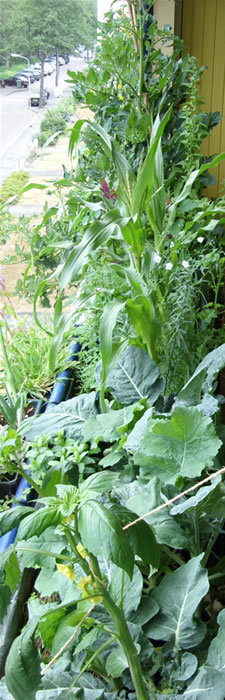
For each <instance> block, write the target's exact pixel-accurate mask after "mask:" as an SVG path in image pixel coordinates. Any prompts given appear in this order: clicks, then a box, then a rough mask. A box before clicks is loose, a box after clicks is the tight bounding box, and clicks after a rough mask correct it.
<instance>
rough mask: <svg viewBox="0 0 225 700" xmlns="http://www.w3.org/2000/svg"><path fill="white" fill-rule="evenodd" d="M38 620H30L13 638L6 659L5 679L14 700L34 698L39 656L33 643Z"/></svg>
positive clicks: (38, 671) (37, 684)
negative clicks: (17, 635)
mask: <svg viewBox="0 0 225 700" xmlns="http://www.w3.org/2000/svg"><path fill="white" fill-rule="evenodd" d="M37 623H38V620H37V619H35V618H34V619H33V620H30V621H29V622H28V623H27V625H26V627H24V629H23V631H22V633H21V635H20V636H19V637H17V638H16V639H15V641H14V642H13V644H12V647H11V649H10V652H9V654H8V657H7V661H6V668H5V680H6V685H7V688H8V690H9V691H10V693H12V695H13V698H15V700H24V697H26V698H27V700H35V694H36V690H37V689H38V686H39V682H40V678H41V676H40V657H39V654H38V651H37V648H36V646H35V644H34V633H35V630H36V627H37Z"/></svg>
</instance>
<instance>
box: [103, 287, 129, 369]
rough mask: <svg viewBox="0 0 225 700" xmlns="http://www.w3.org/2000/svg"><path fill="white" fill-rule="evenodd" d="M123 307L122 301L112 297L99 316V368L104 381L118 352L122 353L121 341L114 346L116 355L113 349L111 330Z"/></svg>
mask: <svg viewBox="0 0 225 700" xmlns="http://www.w3.org/2000/svg"><path fill="white" fill-rule="evenodd" d="M123 307H124V302H121V301H119V300H118V299H114V300H113V301H111V302H110V303H109V304H107V305H106V306H105V308H104V311H103V314H102V316H101V321H100V327H99V334H100V350H101V358H102V369H101V381H102V382H103V383H105V381H106V377H107V374H108V372H109V369H110V366H111V363H112V361H113V363H114V362H115V361H116V360H115V357H116V358H117V356H118V352H119V354H122V348H121V343H120V344H119V347H118V348H117V347H116V356H115V352H114V351H113V350H114V348H113V340H112V336H113V331H114V328H115V325H116V322H117V318H118V315H119V313H120V311H122V309H123Z"/></svg>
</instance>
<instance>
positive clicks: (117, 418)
mask: <svg viewBox="0 0 225 700" xmlns="http://www.w3.org/2000/svg"><path fill="white" fill-rule="evenodd" d="M41 4H42V3H41ZM150 5H151V3H150V4H149V7H150ZM66 7H67V6H66ZM132 7H133V21H132V32H131V25H130V20H129V19H128V17H126V15H124V14H123V13H122V11H119V13H118V16H117V19H116V24H114V25H113V24H112V15H111V13H109V15H108V21H107V23H106V25H105V26H103V29H102V31H103V34H104V42H103V45H102V49H100V53H99V54H98V52H99V49H98V48H97V63H98V61H100V64H99V63H98V67H99V70H98V72H97V71H93V68H91V69H90V72H89V78H88V80H90V81H92V82H90V84H89V87H88V85H87V84H86V87H85V90H86V89H87V90H88V91H86V92H85V91H84V90H83V91H84V92H85V95H86V101H87V103H88V102H89V104H90V105H91V104H94V105H95V109H96V112H97V110H98V108H99V115H100V124H95V123H92V122H89V123H88V125H85V122H84V120H79V121H78V122H77V123H76V124H75V126H74V128H73V130H72V131H71V139H70V153H71V155H72V153H73V149H74V146H76V145H77V144H78V140H79V138H80V134H81V131H82V138H83V139H84V141H83V143H81V144H80V146H79V148H80V154H81V156H80V162H79V168H78V171H79V169H80V172H78V175H77V174H76V175H75V174H72V173H68V172H67V171H65V172H64V178H63V179H62V180H61V181H58V182H57V183H56V185H55V188H56V191H57V193H58V195H59V200H60V210H59V209H57V207H54V208H52V209H51V210H46V211H45V212H44V216H43V220H42V222H41V224H40V225H38V226H37V227H36V228H35V231H34V232H33V234H32V238H31V243H30V245H31V251H32V262H35V264H36V265H37V269H38V266H40V269H42V273H43V268H41V265H43V267H44V263H43V260H45V264H46V269H47V268H48V269H49V268H50V269H51V272H52V271H53V270H55V267H56V265H57V266H58V267H57V269H56V271H54V272H53V275H52V274H51V279H49V282H48V284H49V287H47V288H46V289H47V291H46V294H47V293H48V290H49V289H50V288H52V287H51V285H53V286H54V288H56V287H57V285H58V286H59V290H60V295H59V298H58V300H57V302H56V304H55V310H54V319H53V329H50V328H49V327H47V326H46V328H45V332H46V334H47V335H48V342H49V338H50V337H51V340H52V342H51V348H50V354H49V364H50V366H51V368H53V367H54V365H55V363H56V358H57V350H58V347H60V344H61V341H62V338H63V337H64V335H65V334H66V333H67V331H68V326H69V323H70V322H71V318H72V315H73V312H74V318H75V319H77V320H78V319H79V318H80V314H81V313H83V312H84V313H85V325H84V329H82V328H81V329H79V328H78V336H79V340H80V341H81V343H82V345H83V349H82V353H83V354H82V359H81V360H80V365H81V364H82V362H85V363H87V362H89V363H90V370H89V368H87V369H86V368H85V370H84V373H83V374H82V373H81V374H80V377H81V378H80V379H79V380H78V382H79V383H80V384H82V382H83V385H85V383H86V386H87V389H88V390H89V389H90V388H91V389H92V391H91V393H84V392H83V393H82V394H81V395H80V396H78V397H75V398H72V399H69V400H67V401H65V402H62V403H61V404H60V405H59V406H55V407H51V408H50V409H49V410H48V411H47V412H46V413H45V414H44V415H41V416H39V417H34V418H32V419H31V420H30V419H28V420H26V421H25V422H24V423H23V424H22V425H20V427H19V429H18V430H16V429H15V428H10V427H8V426H6V427H5V428H4V429H3V430H2V432H1V436H0V437H1V446H0V447H1V462H2V464H3V470H4V469H5V468H6V467H8V470H9V471H10V473H11V472H15V469H18V471H19V472H20V473H22V471H21V470H23V465H22V462H23V458H24V455H25V454H26V456H28V457H29V469H30V473H29V477H28V478H29V480H30V483H31V485H32V486H33V487H34V488H36V490H37V492H38V493H39V494H40V499H39V502H38V508H35V509H31V508H28V509H26V508H23V507H22V508H18V507H17V506H16V507H15V508H14V509H12V510H9V509H8V508H7V509H4V510H2V512H1V517H0V531H1V532H8V531H9V530H10V529H11V527H12V526H13V525H17V524H18V526H19V527H18V532H17V537H16V540H15V544H14V545H12V546H11V547H10V548H9V549H8V551H7V552H5V553H3V554H2V555H1V557H0V565H1V569H0V586H1V614H2V616H4V614H5V613H6V611H7V607H8V603H9V600H10V594H11V591H13V590H14V588H15V586H16V585H17V583H18V582H19V580H20V571H21V572H22V571H23V569H24V568H25V567H26V568H27V567H28V568H29V567H36V568H38V569H40V571H39V574H38V576H37V579H36V581H35V591H34V592H33V594H32V596H31V598H30V600H29V602H28V625H27V627H25V629H24V630H23V631H22V633H21V635H20V636H19V637H18V638H17V639H16V640H15V642H14V644H13V646H12V648H11V651H10V654H9V656H8V660H7V664H6V678H5V681H6V686H7V688H8V690H9V692H12V693H13V697H15V700H21V697H22V695H24V694H25V693H26V694H27V696H28V698H29V697H30V698H31V700H32V698H34V697H35V698H37V700H45V698H49V700H51V698H52V699H53V698H54V697H55V696H56V694H57V696H58V697H62V698H63V697H68V698H70V697H71V698H72V697H82V698H84V700H91V699H92V698H93V699H95V698H96V700H97V698H104V697H105V698H107V700H108V699H109V700H124V698H125V697H128V696H129V697H131V696H132V697H133V696H134V697H135V698H137V700H149V699H150V698H152V699H154V700H158V698H160V697H167V698H169V697H173V698H176V700H177V699H178V698H180V697H182V698H185V697H187V698H188V697H191V698H192V697H193V699H194V698H196V700H200V698H201V697H202V696H203V694H205V695H207V698H208V697H209V698H210V699H211V698H212V700H223V698H224V681H225V671H224V614H223V610H222V611H221V612H220V613H219V615H218V619H217V620H216V614H217V611H218V609H220V607H221V605H222V606H223V603H224V601H223V594H222V593H221V584H220V582H221V581H223V578H224V557H223V556H222V557H221V546H220V542H221V540H222V537H223V532H224V522H225V520H224V498H225V488H224V476H222V474H223V471H222V472H221V471H219V472H218V473H217V470H220V467H221V465H223V464H224V429H223V427H222V426H221V425H220V415H219V411H220V403H221V397H220V396H219V395H217V394H216V395H215V390H216V386H217V384H216V382H217V379H218V373H219V371H220V370H221V369H222V368H223V367H224V366H225V350H224V348H225V345H224V344H222V345H221V344H220V345H219V347H215V337H216V335H215V332H216V330H215V329H216V317H217V316H218V313H220V312H222V298H221V296H220V295H221V286H222V280H223V267H224V251H223V248H224V223H225V217H224V201H223V199H221V200H219V201H215V202H213V203H212V202H209V201H208V200H206V199H204V198H202V199H201V200H199V199H198V198H197V194H196V193H197V191H198V187H199V181H200V178H201V177H205V174H206V171H207V164H203V165H201V158H200V155H199V149H200V143H201V141H202V138H203V136H204V135H205V134H206V133H207V129H208V128H209V127H210V119H209V120H208V121H207V126H205V125H203V120H202V114H201V113H200V112H199V103H198V98H197V92H196V85H197V80H198V78H199V72H198V71H197V69H196V65H195V61H194V60H192V59H190V58H189V57H188V56H187V55H186V54H185V53H183V54H182V57H181V58H180V53H179V52H180V50H181V45H180V44H179V43H178V44H176V47H175V55H173V57H172V59H170V58H169V57H168V56H164V55H163V54H162V52H161V49H159V48H158V46H157V42H158V40H159V38H160V39H161V41H164V39H168V36H166V35H165V34H164V33H158V32H157V31H156V26H155V24H154V22H151V23H150V24H149V25H148V39H149V38H150V39H151V42H150V41H146V42H145V44H146V46H145V49H146V52H144V51H143V49H144V37H143V35H142V31H143V16H141V14H139V6H138V4H137V3H134V4H133V5H132ZM135 13H137V16H136V14H135ZM106 32H108V37H110V44H109V41H108V38H107V35H106ZM110 32H111V33H110ZM118 32H119V41H118V42H117V43H116V42H115V43H112V39H113V38H116V37H117V34H118ZM122 35H124V36H122ZM170 38H171V37H170ZM133 39H134V40H135V41H136V39H138V41H137V42H136V49H135V51H133V49H132V50H131V47H132V41H133ZM107 42H108V44H107ZM109 46H110V51H109ZM176 51H177V54H176ZM178 53H179V55H178ZM153 54H154V55H153ZM98 56H99V58H98ZM103 56H104V61H103ZM150 57H151V60H152V62H151V70H150V65H149V61H150ZM110 62H113V64H112V63H111V64H110ZM109 64H110V65H113V71H111V72H109V70H108V68H107V67H108V66H109ZM107 70H108V72H107ZM118 70H120V71H121V72H120V75H118ZM103 74H104V75H103ZM188 76H189V80H188ZM71 77H72V80H74V76H71ZM119 80H121V87H119V84H117V81H119ZM80 83H82V79H80ZM91 84H93V85H94V86H95V87H92V88H90V85H91ZM103 87H104V91H103ZM125 87H126V90H125ZM82 89H83V88H82V84H81V85H80V92H82ZM92 90H94V92H92ZM118 90H120V92H119V94H116V92H117V93H118ZM126 91H127V101H125V99H124V100H123V99H121V98H123V97H124V96H125V94H126ZM103 92H104V94H103ZM144 92H145V94H146V95H147V99H148V100H150V98H151V106H152V114H151V115H150V116H149V114H148V113H147V111H146V104H145V103H144V99H143V94H144ZM88 93H89V94H88ZM187 95H188V101H187V102H186V104H185V103H184V102H185V98H186V97H187ZM173 98H174V104H173V105H172V107H171V108H170V109H169V110H168V103H170V104H171V103H172V102H173ZM125 102H126V104H125V105H124V106H123V107H122V109H121V111H120V112H119V107H118V105H119V103H121V104H123V103H125ZM103 103H104V110H105V111H103ZM128 112H130V113H129V114H128ZM118 114H121V118H120V119H119V117H118ZM84 125H85V130H84V128H83V127H84ZM112 125H113V127H114V128H115V136H116V138H115V140H113V139H112V138H111V136H110V133H109V131H110V130H111V128H112ZM193 127H194V128H193ZM149 128H150V129H151V135H150V133H149ZM185 130H186V139H185V138H184V134H185ZM118 144H120V147H119V146H118ZM131 144H132V145H131ZM140 145H141V147H140ZM141 150H143V154H142V156H141V157H140V151H141ZM125 153H126V155H125ZM223 157H224V154H223V155H221V156H218V157H216V158H214V160H213V163H212V165H213V167H215V166H216V165H217V164H218V163H219V162H220V160H221V159H222V158H223ZM90 159H93V162H92V163H91V162H90ZM171 160H172V161H173V164H172V169H171V168H170V176H169V180H168V169H169V167H170V166H168V163H170V161H171ZM131 163H132V167H131ZM87 166H88V178H87V180H86V174H87ZM164 166H165V169H166V178H167V179H166V178H165V176H164ZM106 172H109V173H110V175H109V178H108V181H106V180H105V179H103V177H102V176H104V178H105V173H106ZM76 178H77V179H76ZM63 188H66V189H64V192H66V195H65V197H64V196H63ZM43 226H46V231H47V235H48V239H47V241H46V238H47V237H45V236H42V235H41V233H40V231H41V228H42V227H43ZM27 238H28V240H29V231H28V232H27ZM202 244H204V245H202ZM41 260H42V262H41ZM29 272H30V263H29V260H28V266H27V270H26V273H25V285H26V282H27V280H28V279H29ZM45 276H46V275H45V274H42V276H41V279H40V283H39V286H38V288H37V290H36V291H35V303H36V301H37V299H38V298H39V297H40V296H43V293H44V289H45ZM78 282H81V288H80V290H79V292H80V293H79V295H78V296H77V284H78ZM29 283H30V285H31V286H32V283H31V280H30V282H29ZM34 283H35V280H34ZM35 284H36V283H35ZM67 285H69V286H73V285H74V286H75V299H74V308H73V311H72V313H71V315H70V314H68V316H64V315H63V306H62V302H63V295H64V294H65V295H66V294H67V289H65V287H66V286H67ZM70 302H71V300H70ZM35 313H36V311H35ZM37 322H38V324H39V327H40V321H39V319H38V318H37ZM98 336H99V337H100V353H101V363H99V364H98V367H97V375H96V380H94V377H93V365H94V361H95V358H96V355H98V350H97V344H96V338H97V337H98ZM221 339H223V331H221V334H218V333H217V337H216V343H217V344H219V343H220V342H221ZM208 350H209V352H208V354H206V351H208ZM8 364H9V363H8ZM8 371H9V368H8ZM80 372H81V370H80V367H79V366H78V377H79V373H80ZM95 384H96V385H97V388H99V387H100V395H99V393H98V391H96V390H95V389H96V386H95ZM171 389H173V393H172V394H169V395H167V392H168V391H169V392H170V391H171ZM23 435H25V436H26V438H27V439H28V440H29V443H27V442H25V441H23V437H22V436H23ZM215 472H216V475H215ZM215 476H216V478H214V477H215ZM199 478H201V480H202V479H206V482H204V483H203V484H202V481H201V482H200V484H199ZM36 637H37V639H38V645H37V644H35V643H34V639H35V638H36ZM37 646H38V649H39V651H37ZM55 654H57V657H56V658H54V657H55ZM53 659H54V664H53V665H52V666H50V667H48V668H46V660H47V661H48V660H53ZM31 666H32V668H31ZM40 668H41V669H42V675H41V676H40ZM6 686H5V684H4V682H3V683H2V684H1V691H2V693H3V697H4V693H5V697H6V698H7V697H8V690H7V689H6Z"/></svg>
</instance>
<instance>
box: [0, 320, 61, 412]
mask: <svg viewBox="0 0 225 700" xmlns="http://www.w3.org/2000/svg"><path fill="white" fill-rule="evenodd" d="M51 323H52V321H51V319H48V324H49V329H50V328H51ZM73 337H74V332H73V329H72V328H71V329H70V330H69V331H68V332H67V333H66V335H65V338H64V342H63V345H62V346H61V350H60V352H59V354H58V358H57V360H56V366H55V371H54V372H53V373H52V371H51V370H50V367H49V340H48V336H47V335H46V334H45V333H43V331H41V330H40V329H39V328H38V327H37V326H36V325H35V324H29V325H27V324H26V319H25V320H24V321H22V322H21V321H18V322H17V323H16V325H15V326H14V328H13V329H12V331H11V334H10V336H8V342H6V349H7V355H8V361H9V365H10V368H11V372H12V373H13V377H14V383H15V390H16V392H19V391H20V392H25V394H26V395H28V394H29V395H30V397H32V396H36V397H38V398H43V397H44V396H46V394H47V392H49V390H50V389H51V387H52V386H53V384H54V382H55V379H56V376H57V374H58V372H59V371H62V370H64V369H66V368H67V367H68V346H69V342H70V341H71V340H72V339H73ZM1 355H2V353H1ZM1 366H2V370H1V381H0V383H1V384H2V388H3V393H4V384H6V382H7V368H6V366H5V362H4V357H3V356H2V357H1ZM70 366H71V363H70Z"/></svg>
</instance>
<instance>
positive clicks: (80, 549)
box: [77, 543, 87, 559]
mask: <svg viewBox="0 0 225 700" xmlns="http://www.w3.org/2000/svg"><path fill="white" fill-rule="evenodd" d="M77 551H78V552H79V554H80V556H81V557H82V559H85V557H86V556H87V552H86V549H84V547H83V545H82V544H81V543H80V544H78V545H77Z"/></svg>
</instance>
